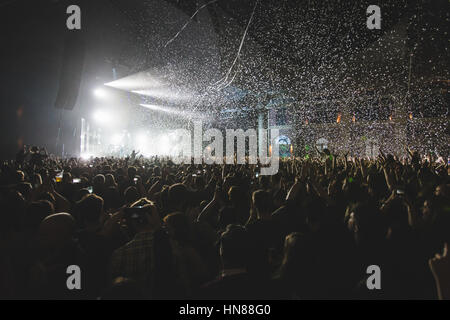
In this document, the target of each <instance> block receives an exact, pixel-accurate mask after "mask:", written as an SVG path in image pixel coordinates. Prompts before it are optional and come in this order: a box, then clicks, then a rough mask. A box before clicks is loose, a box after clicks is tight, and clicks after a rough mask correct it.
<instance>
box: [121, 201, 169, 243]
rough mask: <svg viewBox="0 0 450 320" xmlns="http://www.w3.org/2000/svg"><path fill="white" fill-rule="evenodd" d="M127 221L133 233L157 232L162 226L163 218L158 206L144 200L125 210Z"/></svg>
mask: <svg viewBox="0 0 450 320" xmlns="http://www.w3.org/2000/svg"><path fill="white" fill-rule="evenodd" d="M125 219H126V221H127V226H128V227H129V229H130V231H131V233H133V234H137V233H140V232H149V231H155V230H156V229H158V228H159V227H160V226H161V218H160V215H159V212H158V209H157V207H156V205H155V204H154V203H153V202H152V201H150V200H148V199H146V198H142V199H139V200H138V201H136V202H135V203H133V204H132V205H131V206H130V208H128V209H127V208H126V209H125Z"/></svg>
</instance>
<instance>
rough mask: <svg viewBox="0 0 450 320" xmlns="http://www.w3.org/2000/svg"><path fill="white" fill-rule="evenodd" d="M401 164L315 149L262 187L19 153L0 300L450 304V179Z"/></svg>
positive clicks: (7, 177)
mask: <svg viewBox="0 0 450 320" xmlns="http://www.w3.org/2000/svg"><path fill="white" fill-rule="evenodd" d="M408 153H409V154H408V157H405V158H401V159H400V158H397V157H394V156H392V155H385V154H384V153H383V152H382V151H381V150H380V155H379V156H378V157H377V158H376V159H368V158H355V157H349V156H348V154H339V155H338V154H333V153H332V152H329V151H328V150H325V152H316V154H314V155H313V154H311V155H310V156H308V157H302V158H300V157H289V158H284V159H280V166H279V171H278V173H277V174H275V175H273V176H263V175H259V174H258V173H259V170H260V166H259V165H257V164H245V165H237V164H236V165H225V164H223V165H220V164H215V165H206V164H203V165H193V164H180V165H177V164H174V163H173V162H172V161H171V160H170V159H167V158H161V157H151V158H144V157H139V156H137V155H136V154H135V153H133V155H132V156H130V157H124V158H113V157H98V158H91V159H89V160H85V159H81V158H70V159H61V158H55V157H49V156H47V153H46V152H40V151H39V149H38V148H34V149H32V150H30V151H27V152H21V153H19V154H18V156H17V159H16V160H14V161H6V162H4V163H3V164H2V166H1V169H0V185H1V191H0V203H1V208H2V209H1V223H0V270H1V272H0V295H1V297H2V298H13V299H438V298H441V299H449V298H450V292H449V291H450V289H449V285H450V262H449V257H448V255H447V244H448V243H449V241H450V232H449V231H450V196H449V195H450V189H449V183H450V181H449V178H448V174H449V167H448V164H446V163H439V162H436V161H434V159H433V157H431V156H430V157H427V158H426V159H425V158H422V157H421V156H420V155H419V154H418V153H417V152H413V151H410V150H408ZM74 265H75V266H78V267H79V269H80V270H81V273H80V274H81V278H80V279H81V286H80V287H79V288H75V289H72V290H71V289H70V288H68V285H67V279H68V277H69V276H70V273H68V271H67V268H68V267H69V266H74ZM373 265H375V266H378V267H379V270H380V277H381V286H380V288H376V289H370V288H369V287H368V286H367V281H368V278H369V277H370V276H371V274H370V273H368V271H367V270H368V267H369V266H373Z"/></svg>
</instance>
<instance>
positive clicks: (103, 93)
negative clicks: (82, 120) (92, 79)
mask: <svg viewBox="0 0 450 320" xmlns="http://www.w3.org/2000/svg"><path fill="white" fill-rule="evenodd" d="M94 95H95V96H96V97H97V98H105V97H106V96H107V93H106V90H105V89H103V88H97V89H95V90H94Z"/></svg>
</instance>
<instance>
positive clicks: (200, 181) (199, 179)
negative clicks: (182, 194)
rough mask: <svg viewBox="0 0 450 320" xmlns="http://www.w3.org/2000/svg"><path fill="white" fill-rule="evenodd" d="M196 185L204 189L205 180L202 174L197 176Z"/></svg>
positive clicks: (197, 187) (198, 188)
mask: <svg viewBox="0 0 450 320" xmlns="http://www.w3.org/2000/svg"><path fill="white" fill-rule="evenodd" d="M194 185H195V188H196V189H197V190H203V189H204V188H205V180H204V179H203V177H202V176H197V177H195V179H194Z"/></svg>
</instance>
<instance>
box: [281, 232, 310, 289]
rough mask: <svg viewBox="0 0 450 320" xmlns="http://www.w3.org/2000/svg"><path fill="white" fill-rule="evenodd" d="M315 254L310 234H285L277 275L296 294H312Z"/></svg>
mask: <svg viewBox="0 0 450 320" xmlns="http://www.w3.org/2000/svg"><path fill="white" fill-rule="evenodd" d="M316 255H317V252H316V251H315V246H314V244H313V240H312V237H311V236H308V235H305V234H302V233H299V232H294V233H291V234H288V235H287V236H286V238H285V241H284V250H283V260H282V263H281V266H280V269H279V276H280V277H281V279H282V280H283V281H284V283H285V284H286V285H287V286H288V287H290V290H291V291H293V292H295V293H296V294H297V295H300V296H303V295H304V294H306V295H308V294H309V295H311V294H312V295H313V293H312V292H314V286H315V285H317V283H316V280H315V278H314V275H315V272H314V270H315V268H316V265H315V261H316V260H317V258H316ZM305 297H307V296H305Z"/></svg>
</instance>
